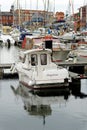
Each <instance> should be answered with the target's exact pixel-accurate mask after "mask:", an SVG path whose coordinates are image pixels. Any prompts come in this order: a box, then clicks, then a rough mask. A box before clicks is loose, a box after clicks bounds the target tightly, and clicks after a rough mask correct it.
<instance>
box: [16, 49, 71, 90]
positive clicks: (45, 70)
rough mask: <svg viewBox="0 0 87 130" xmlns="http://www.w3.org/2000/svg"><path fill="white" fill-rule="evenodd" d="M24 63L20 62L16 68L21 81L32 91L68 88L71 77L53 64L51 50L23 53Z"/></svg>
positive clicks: (32, 50) (65, 70)
mask: <svg viewBox="0 0 87 130" xmlns="http://www.w3.org/2000/svg"><path fill="white" fill-rule="evenodd" d="M23 53H24V56H25V59H24V62H18V63H16V64H15V66H14V68H15V69H16V70H17V72H18V75H19V81H20V82H21V83H22V84H24V85H25V86H27V87H29V88H31V89H43V88H55V87H59V86H68V85H69V82H71V77H70V75H69V72H68V70H67V69H66V68H63V67H61V66H58V65H57V64H55V63H53V62H52V56H51V55H52V50H51V49H45V48H44V49H31V50H26V51H24V52H23Z"/></svg>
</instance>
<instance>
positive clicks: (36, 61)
mask: <svg viewBox="0 0 87 130" xmlns="http://www.w3.org/2000/svg"><path fill="white" fill-rule="evenodd" d="M51 53H52V51H51V50H50V49H44V50H43V49H33V50H27V51H26V52H24V56H25V61H24V63H25V64H26V65H27V67H28V68H31V67H36V66H39V67H41V66H47V65H49V64H50V63H51Z"/></svg>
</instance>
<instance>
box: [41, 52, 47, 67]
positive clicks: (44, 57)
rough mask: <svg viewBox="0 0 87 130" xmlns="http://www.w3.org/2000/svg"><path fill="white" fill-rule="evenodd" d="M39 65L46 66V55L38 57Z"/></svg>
mask: <svg viewBox="0 0 87 130" xmlns="http://www.w3.org/2000/svg"><path fill="white" fill-rule="evenodd" d="M40 60H41V65H47V55H46V54H41V55H40Z"/></svg>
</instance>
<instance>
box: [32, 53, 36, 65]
mask: <svg viewBox="0 0 87 130" xmlns="http://www.w3.org/2000/svg"><path fill="white" fill-rule="evenodd" d="M31 65H32V66H36V65H37V55H36V54H32V55H31Z"/></svg>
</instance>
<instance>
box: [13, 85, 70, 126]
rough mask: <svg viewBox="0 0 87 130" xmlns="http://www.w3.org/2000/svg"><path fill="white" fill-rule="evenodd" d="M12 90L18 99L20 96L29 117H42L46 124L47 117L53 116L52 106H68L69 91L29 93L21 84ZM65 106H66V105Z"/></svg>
mask: <svg viewBox="0 0 87 130" xmlns="http://www.w3.org/2000/svg"><path fill="white" fill-rule="evenodd" d="M11 89H12V91H13V93H14V95H15V96H16V97H18V96H20V97H21V99H22V101H23V103H24V110H26V112H28V114H29V115H34V116H40V117H42V118H43V124H45V117H47V116H50V115H51V114H52V108H51V105H52V104H58V105H59V106H60V104H66V102H67V100H68V96H69V95H70V91H69V89H65V90H52V91H49V90H45V92H44V91H31V90H30V91H29V89H27V88H26V87H25V86H23V85H22V84H19V85H18V87H17V88H16V89H15V87H13V86H11ZM64 106H65V105H64Z"/></svg>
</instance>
